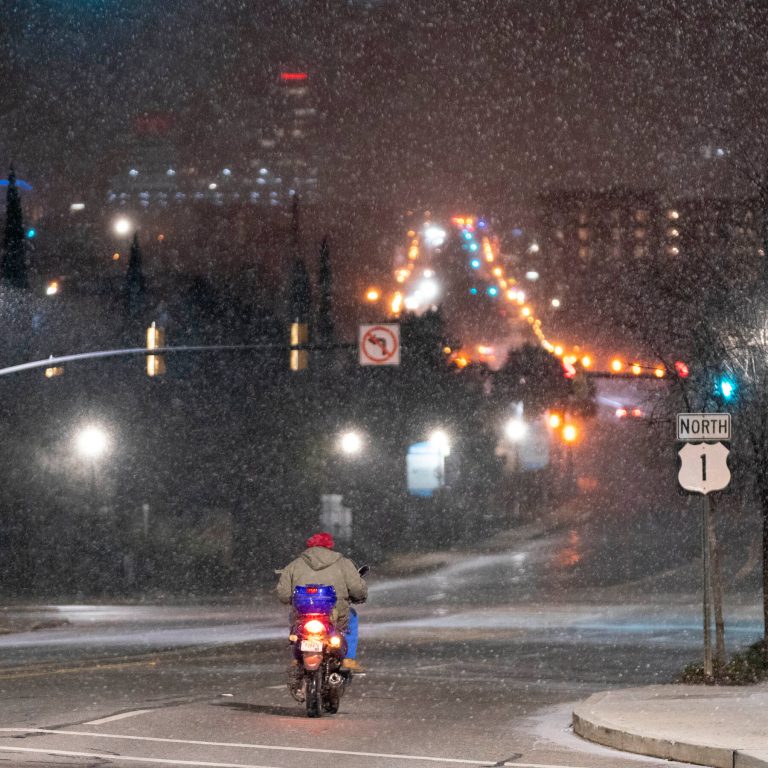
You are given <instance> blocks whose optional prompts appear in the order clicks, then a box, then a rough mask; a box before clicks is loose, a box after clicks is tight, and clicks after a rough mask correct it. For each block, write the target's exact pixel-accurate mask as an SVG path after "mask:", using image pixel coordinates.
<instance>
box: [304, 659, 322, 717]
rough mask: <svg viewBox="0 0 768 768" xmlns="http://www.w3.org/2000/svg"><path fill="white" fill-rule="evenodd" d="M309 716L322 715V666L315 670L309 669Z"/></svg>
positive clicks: (307, 678)
mask: <svg viewBox="0 0 768 768" xmlns="http://www.w3.org/2000/svg"><path fill="white" fill-rule="evenodd" d="M306 674H307V677H306V680H307V717H320V714H321V713H320V700H321V697H322V690H323V669H322V666H321V667H318V669H316V670H314V671H311V672H310V671H307V673H306Z"/></svg>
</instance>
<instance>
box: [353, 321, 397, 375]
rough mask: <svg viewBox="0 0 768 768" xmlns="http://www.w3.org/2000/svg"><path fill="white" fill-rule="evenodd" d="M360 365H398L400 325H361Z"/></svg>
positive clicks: (359, 340)
mask: <svg viewBox="0 0 768 768" xmlns="http://www.w3.org/2000/svg"><path fill="white" fill-rule="evenodd" d="M358 342H359V345H360V365H400V326H399V325H398V324H397V323H382V324H381V325H361V326H360V334H359V336H358Z"/></svg>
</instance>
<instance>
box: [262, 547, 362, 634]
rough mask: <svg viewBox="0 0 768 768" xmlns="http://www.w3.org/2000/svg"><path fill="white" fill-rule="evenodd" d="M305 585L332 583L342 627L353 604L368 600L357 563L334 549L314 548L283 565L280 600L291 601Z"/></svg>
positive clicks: (279, 591) (278, 586)
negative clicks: (296, 591)
mask: <svg viewBox="0 0 768 768" xmlns="http://www.w3.org/2000/svg"><path fill="white" fill-rule="evenodd" d="M304 584H330V585H331V586H332V587H333V588H334V589H335V590H336V608H335V613H334V620H335V621H336V623H337V625H338V626H339V627H341V628H343V627H346V626H347V622H348V620H349V604H350V603H364V602H365V599H366V598H367V597H368V587H367V586H366V583H365V581H363V578H362V577H361V576H360V574H359V573H358V572H357V568H356V567H355V564H354V563H353V562H352V561H351V560H349V559H348V558H346V557H344V556H343V555H341V554H339V553H338V552H334V551H333V550H332V549H326V548H325V547H310V548H309V549H306V550H304V552H302V553H301V555H299V557H297V558H296V559H295V560H293V561H292V562H290V563H289V564H288V565H286V566H285V568H283V570H282V573H281V574H280V580H279V581H278V582H277V596H278V597H279V598H280V602H282V603H286V604H288V605H289V604H290V602H291V597H292V596H293V589H294V587H297V586H299V585H304Z"/></svg>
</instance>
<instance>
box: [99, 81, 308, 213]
mask: <svg viewBox="0 0 768 768" xmlns="http://www.w3.org/2000/svg"><path fill="white" fill-rule="evenodd" d="M242 107H243V109H244V110H245V114H243V115H242V116H241V119H239V120H237V121H236V124H235V126H234V129H233V130H229V131H228V132H227V130H226V128H225V129H224V134H225V135H226V141H225V142H222V143H224V144H225V145H226V155H227V156H228V157H229V158H230V161H227V162H219V165H220V167H206V162H205V160H204V159H202V158H201V157H196V154H197V153H199V154H200V155H204V154H205V152H204V150H203V149H202V148H200V147H194V146H192V147H184V148H183V150H184V151H183V152H182V147H181V144H182V138H181V134H180V131H179V129H178V126H177V121H176V120H175V119H174V117H173V116H172V115H170V114H165V113H148V114H144V115H141V116H140V117H139V118H137V120H136V121H135V124H134V129H133V131H132V133H131V135H130V136H129V137H128V138H127V139H126V141H125V143H124V146H123V147H122V148H120V149H119V150H118V154H119V161H118V165H119V170H118V172H117V173H116V174H115V175H114V176H113V178H112V179H111V182H110V188H109V191H108V193H107V201H108V203H109V205H110V206H111V207H115V208H122V209H125V210H130V211H134V212H138V213H140V212H142V211H147V210H154V209H158V208H160V209H162V208H168V207H176V208H179V207H186V206H187V205H190V204H192V205H194V204H197V203H208V204H213V205H215V206H230V205H235V206H237V205H242V204H246V205H252V206H269V207H285V206H287V205H289V204H290V200H291V198H292V197H293V195H294V194H299V195H300V196H301V198H302V199H303V200H304V202H305V203H310V204H312V203H316V202H318V201H319V182H318V176H319V170H318V165H319V163H318V157H319V151H318V147H319V144H320V138H319V135H318V126H319V120H320V114H319V107H318V104H317V97H316V95H315V94H314V93H313V90H312V86H311V81H310V76H309V74H308V73H307V72H302V71H291V72H280V73H278V74H277V75H276V76H275V80H274V81H273V82H272V83H270V84H269V87H268V88H267V89H266V91H265V93H263V94H260V95H254V96H253V97H251V98H248V97H247V96H246V97H244V98H243V99H242Z"/></svg>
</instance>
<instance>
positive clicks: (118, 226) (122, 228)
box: [112, 216, 133, 237]
mask: <svg viewBox="0 0 768 768" xmlns="http://www.w3.org/2000/svg"><path fill="white" fill-rule="evenodd" d="M112 229H113V230H114V232H115V234H116V235H117V236H118V237H126V236H127V235H130V234H131V231H132V230H133V222H132V221H131V220H130V219H129V218H128V217H127V216H118V217H117V218H116V219H115V220H114V221H113V222H112Z"/></svg>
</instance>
